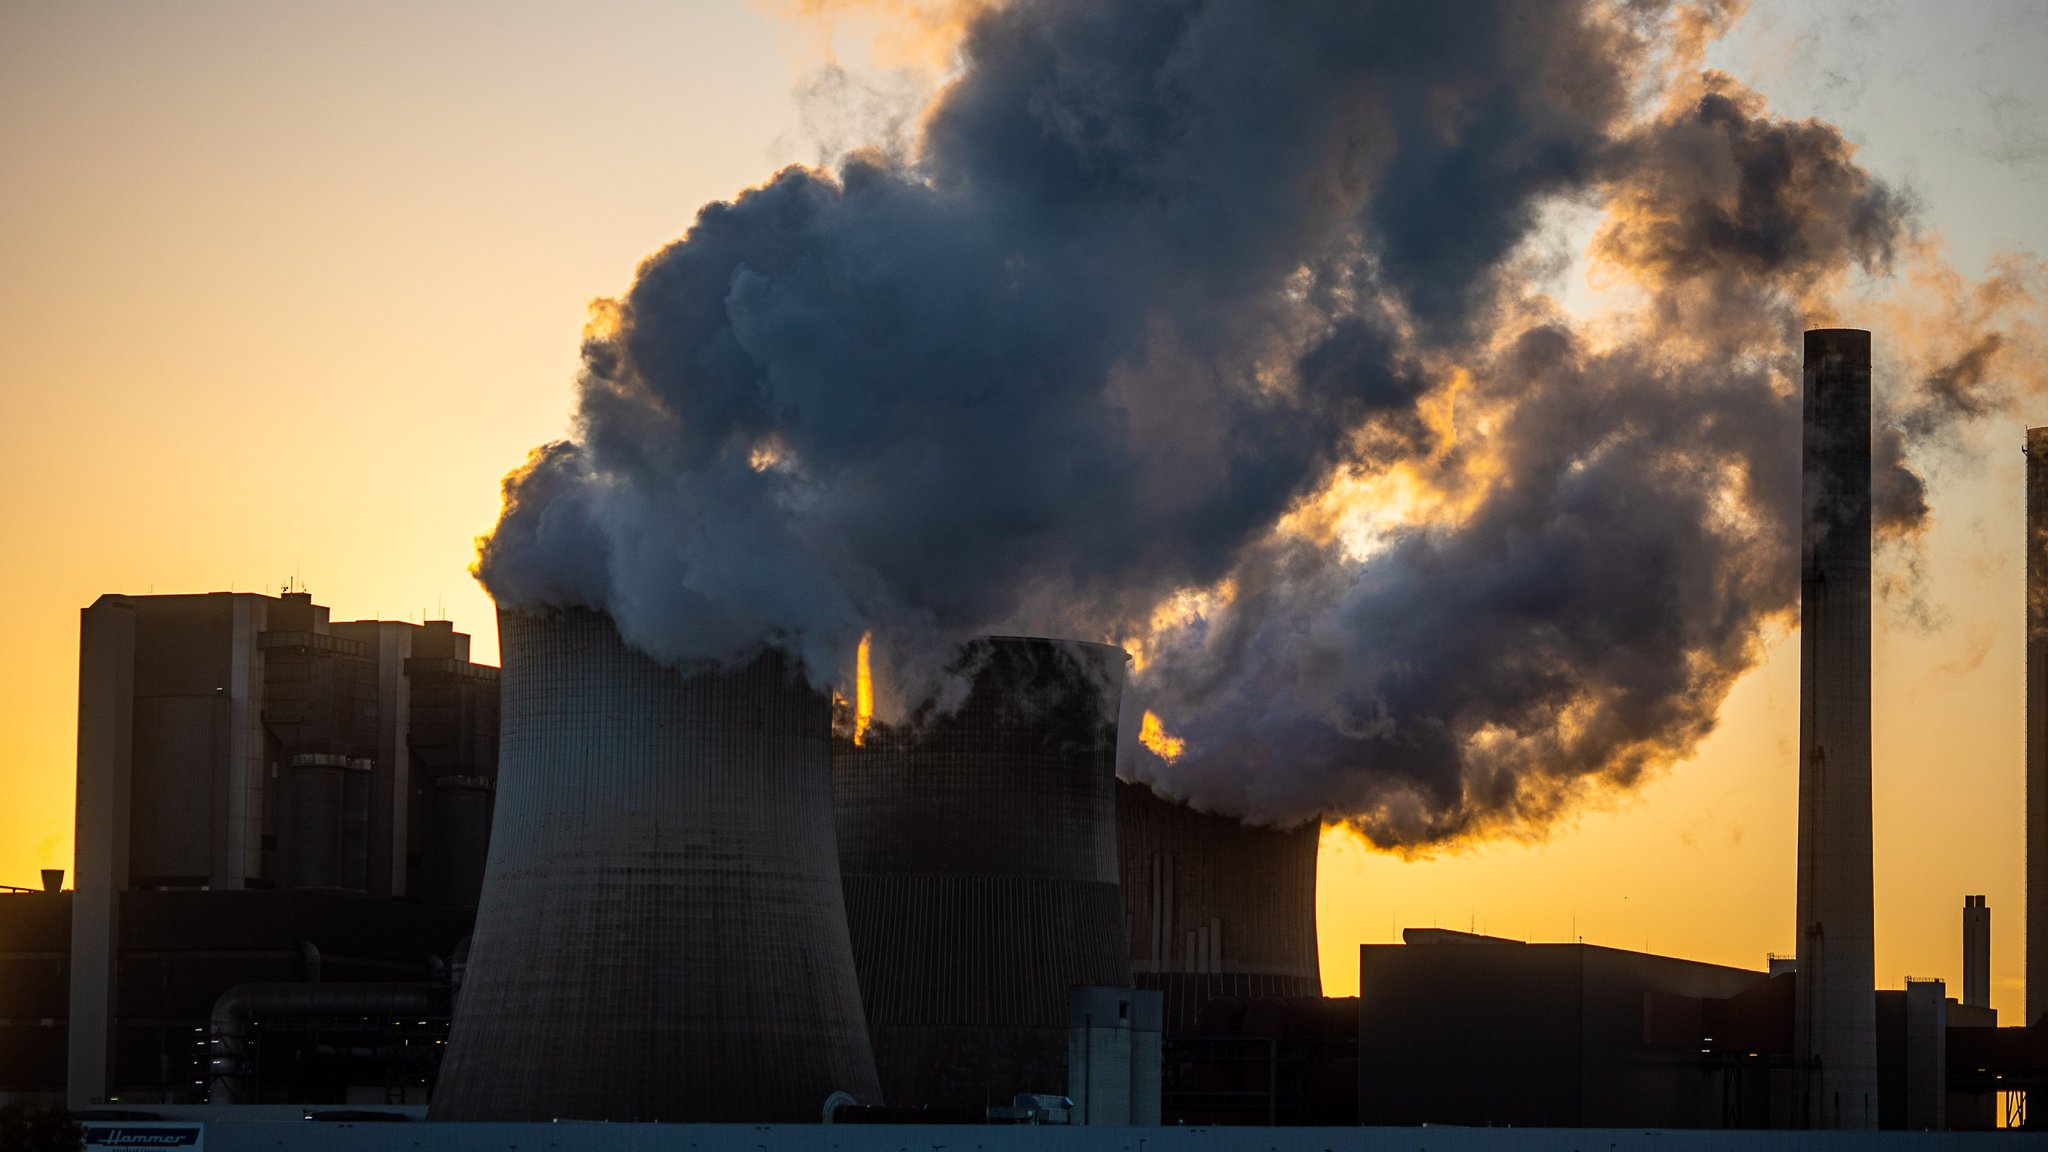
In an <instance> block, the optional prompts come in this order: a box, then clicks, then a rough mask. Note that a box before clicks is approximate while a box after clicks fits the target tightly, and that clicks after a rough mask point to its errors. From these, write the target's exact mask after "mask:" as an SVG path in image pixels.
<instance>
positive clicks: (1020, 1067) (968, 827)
mask: <svg viewBox="0 0 2048 1152" xmlns="http://www.w3.org/2000/svg"><path fill="white" fill-rule="evenodd" d="M1127 659H1128V657H1127V656H1126V655H1125V654H1124V652H1123V651H1122V650H1121V649H1119V648H1114V647H1110V646H1107V645H1101V644H1084V643H1078V642H1070V641H1059V640H1046V639H1034V638H1023V637H990V638H984V639H980V640H976V641H973V642H970V643H969V644H968V645H966V646H965V648H964V650H963V651H962V653H961V654H960V658H959V661H958V663H957V665H956V668H957V670H958V671H959V672H960V674H961V675H962V676H963V677H964V678H965V681H966V683H965V696H964V700H962V702H961V703H960V705H959V706H958V707H957V708H956V709H953V710H951V711H943V710H940V709H938V708H937V707H936V706H935V705H933V706H927V707H925V708H922V709H918V710H915V711H913V713H912V714H911V715H910V716H909V717H908V718H907V719H906V720H905V721H904V722H903V723H901V724H897V725H890V724H879V723H878V724H876V725H874V726H873V727H872V728H870V729H869V730H868V731H867V732H866V733H865V735H864V738H863V739H862V740H861V742H860V743H858V744H856V743H854V742H852V741H851V740H841V741H839V743H838V744H837V746H836V748H835V753H834V757H833V776H834V782H835V801H836V804H837V813H838V829H839V843H840V857H841V862H842V869H843V871H844V874H845V884H846V910H847V917H848V923H849V926H850V928H851V930H852V933H853V946H854V957H855V960H856V962H857V964H858V967H859V972H860V982H861V998H862V1002H863V1003H864V1005H865V1006H866V1011H867V1017H868V1027H869V1031H870V1033H871V1034H872V1036H873V1038H874V1048H875V1061H876V1066H877V1070H878V1072H879V1073H880V1075H881V1080H882V1091H883V1095H884V1097H885V1099H887V1100H888V1102H889V1103H891V1104H912V1105H950V1106H957V1107H967V1108H974V1109H981V1108H983V1107H985V1106H988V1105H991V1104H993V1105H1003V1104H1007V1103H1009V1101H1010V1100H1011V1099H1012V1097H1014V1096H1015V1095H1017V1094H1019V1093H1061V1092H1063V1091H1064V1090H1065V1086H1066V1084H1067V1083H1068V1079H1067V1078H1068V1073H1069V1069H1068V1068H1067V1067H1066V1054H1067V1029H1066V1026H1067V1009H1068V995H1069V989H1070V988H1073V987H1077V986H1099V987H1110V988H1127V987H1129V986H1130V984H1131V965H1130V959H1129V955H1128V942H1129V938H1130V937H1129V929H1128V927H1127V925H1126V922H1125V915H1124V911H1125V910H1124V899H1123V894H1122V892H1121V890H1120V888H1119V885H1118V880H1117V816H1116V792H1115V784H1116V777H1115V771H1116V763H1115V761H1116V737H1117V719H1116V718H1117V707H1118V703H1119V700H1120V698H1121V695H1122V689H1123V677H1124V665H1125V663H1126V661H1127Z"/></svg>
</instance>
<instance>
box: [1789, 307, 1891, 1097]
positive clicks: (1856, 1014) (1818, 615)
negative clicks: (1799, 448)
mask: <svg viewBox="0 0 2048 1152" xmlns="http://www.w3.org/2000/svg"><path fill="white" fill-rule="evenodd" d="M1804 428H1805V431H1804V441H1805V445H1804V451H1803V457H1802V479H1801V497H1802V506H1803V508H1804V513H1805V514H1804V517H1803V529H1802V532H1801V542H1800V543H1801V548H1800V577H1799V749H1800V761H1799V897H1798V916H1799V920H1798V931H1799V941H1798V949H1799V961H1798V963H1799V1001H1798V1008H1797V1011H1796V1012H1795V1014H1794V1032H1795V1035H1794V1043H1793V1055H1794V1060H1795V1061H1796V1062H1797V1065H1798V1071H1799V1074H1800V1075H1799V1080H1800V1083H1801V1085H1802V1091H1803V1101H1802V1111H1803V1114H1804V1120H1805V1124H1806V1126H1807V1127H1809V1128H1874V1127H1876V1126H1877V1114H1878V1113H1877V978H1876V968H1875V952H1874V948H1873V945H1872V934H1871V920H1872V914H1871V841H1870V333H1868V332H1863V331H1859V330H1856V329H1850V328H1826V329H1820V330H1816V331H1812V332H1808V333H1807V334H1806V371H1805V419H1804Z"/></svg>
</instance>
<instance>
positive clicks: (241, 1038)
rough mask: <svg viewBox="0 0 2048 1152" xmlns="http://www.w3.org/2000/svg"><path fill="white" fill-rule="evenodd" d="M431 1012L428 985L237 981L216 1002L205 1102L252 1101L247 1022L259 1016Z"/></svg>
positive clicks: (411, 1015)
mask: <svg viewBox="0 0 2048 1152" xmlns="http://www.w3.org/2000/svg"><path fill="white" fill-rule="evenodd" d="M433 1010H434V990H433V988H432V987H431V986H430V985H426V984H237V985H235V986H234V987H232V988H230V989H228V990H227V991H225V992H223V993H221V994H220V999H218V1000H215V1001H214V1002H213V1027H212V1035H211V1037H210V1038H209V1042H208V1049H209V1051H210V1053H211V1061H210V1063H211V1064H212V1069H211V1072H210V1074H209V1076H210V1080H211V1086H210V1087H209V1088H208V1089H207V1095H206V1098H207V1102H208V1103H210V1104H246V1103H248V1102H249V1101H248V1095H249V1092H248V1088H249V1085H248V1080H249V1077H250V1075H251V1074H252V1073H253V1072H254V1071H255V1069H254V1068H253V1067H252V1066H251V1064H250V1061H249V1058H248V1056H249V1053H248V1046H247V1045H248V1031H249V1022H250V1021H251V1020H254V1019H255V1018H256V1017H258V1016H260V1015H265V1014H275V1015H283V1016H387V1015H388V1016H398V1017H406V1016H410V1017H413V1018H415V1019H417V1018H419V1017H421V1016H425V1015H427V1014H428V1013H430V1012H432V1011H433Z"/></svg>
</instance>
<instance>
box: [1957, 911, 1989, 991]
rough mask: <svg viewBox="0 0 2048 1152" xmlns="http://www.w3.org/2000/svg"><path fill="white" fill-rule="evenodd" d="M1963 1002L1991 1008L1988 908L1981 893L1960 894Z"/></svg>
mask: <svg viewBox="0 0 2048 1152" xmlns="http://www.w3.org/2000/svg"><path fill="white" fill-rule="evenodd" d="M1963 1005H1964V1006H1965V1007H1968V1008H1989V1007H1991V909H1990V907H1989V906H1987V905H1986V904H1985V903H1984V897H1982V896H1965V897H1963Z"/></svg>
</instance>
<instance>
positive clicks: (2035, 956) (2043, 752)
mask: <svg viewBox="0 0 2048 1152" xmlns="http://www.w3.org/2000/svg"><path fill="white" fill-rule="evenodd" d="M2026 920H2027V926H2026V950H2027V951H2026V961H2025V967H2026V972H2025V975H2026V981H2027V987H2026V1009H2025V1010H2026V1017H2025V1019H2023V1020H2022V1021H2021V1023H2023V1024H2027V1025H2033V1024H2037V1023H2040V1021H2041V1017H2042V1016H2043V1015H2044V1014H2048V428H2029V429H2027V909H2026Z"/></svg>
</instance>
